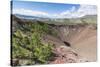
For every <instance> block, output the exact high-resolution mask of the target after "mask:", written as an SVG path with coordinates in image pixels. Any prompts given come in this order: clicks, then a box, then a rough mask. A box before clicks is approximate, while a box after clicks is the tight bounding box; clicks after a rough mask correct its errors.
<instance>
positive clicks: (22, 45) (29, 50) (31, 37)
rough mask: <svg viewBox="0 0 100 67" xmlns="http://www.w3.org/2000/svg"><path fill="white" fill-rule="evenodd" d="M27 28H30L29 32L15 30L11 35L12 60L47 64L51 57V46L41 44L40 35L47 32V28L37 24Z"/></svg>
mask: <svg viewBox="0 0 100 67" xmlns="http://www.w3.org/2000/svg"><path fill="white" fill-rule="evenodd" d="M29 26H31V27H29V28H30V29H31V31H25V29H24V31H22V30H20V29H17V30H16V32H14V34H13V35H12V58H13V59H14V58H17V59H22V58H24V59H26V58H27V59H31V61H32V62H35V63H36V64H37V63H39V64H42V63H47V61H48V60H49V59H50V58H51V55H52V50H51V49H52V46H51V44H49V43H45V44H43V43H42V42H41V35H42V34H44V33H45V32H46V31H47V29H48V28H47V27H48V26H45V25H44V26H41V25H39V24H34V25H29ZM27 27H28V26H27ZM25 32H26V33H25ZM30 63H31V62H29V63H27V64H30Z"/></svg>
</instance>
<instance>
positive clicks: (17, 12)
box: [13, 9, 49, 17]
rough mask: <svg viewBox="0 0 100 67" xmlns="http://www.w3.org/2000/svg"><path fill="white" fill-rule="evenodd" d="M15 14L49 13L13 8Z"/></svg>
mask: <svg viewBox="0 0 100 67" xmlns="http://www.w3.org/2000/svg"><path fill="white" fill-rule="evenodd" d="M13 14H21V15H29V16H47V17H49V14H48V13H46V12H41V11H32V10H27V9H13Z"/></svg>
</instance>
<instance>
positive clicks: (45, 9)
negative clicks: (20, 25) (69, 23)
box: [12, 0, 97, 18]
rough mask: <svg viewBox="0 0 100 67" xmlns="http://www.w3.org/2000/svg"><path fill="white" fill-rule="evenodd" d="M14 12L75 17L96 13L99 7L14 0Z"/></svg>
mask: <svg viewBox="0 0 100 67" xmlns="http://www.w3.org/2000/svg"><path fill="white" fill-rule="evenodd" d="M12 3H13V5H12V6H13V8H12V10H13V14H23V15H31V16H47V17H54V18H65V17H66V18H73V17H81V16H84V15H87V14H96V12H97V7H96V6H94V5H80V4H61V3H45V2H31V1H29V2H28V1H16V0H13V2H12Z"/></svg>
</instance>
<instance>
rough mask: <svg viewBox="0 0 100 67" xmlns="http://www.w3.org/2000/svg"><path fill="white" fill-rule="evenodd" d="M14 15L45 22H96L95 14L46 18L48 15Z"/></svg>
mask: <svg viewBox="0 0 100 67" xmlns="http://www.w3.org/2000/svg"><path fill="white" fill-rule="evenodd" d="M14 15H15V16H16V17H18V18H20V19H26V20H39V21H44V22H46V23H55V22H56V23H57V22H60V23H83V22H84V23H96V22H97V15H85V16H83V17H80V18H48V17H38V16H27V15H21V14H14Z"/></svg>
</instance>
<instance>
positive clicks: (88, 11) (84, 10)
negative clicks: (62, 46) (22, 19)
mask: <svg viewBox="0 0 100 67" xmlns="http://www.w3.org/2000/svg"><path fill="white" fill-rule="evenodd" d="M13 14H22V15H30V16H39V17H51V18H78V17H82V16H85V15H95V14H97V7H96V6H93V5H80V7H79V8H78V9H76V7H75V6H73V7H71V8H70V9H69V10H68V9H67V10H66V11H64V12H61V13H60V14H56V13H55V14H49V13H47V12H42V11H33V10H26V9H13Z"/></svg>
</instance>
